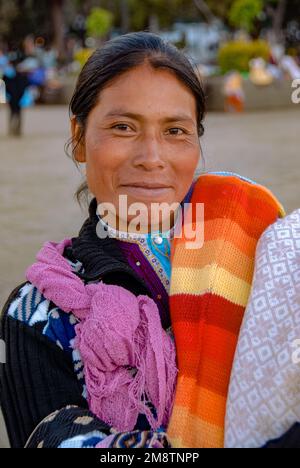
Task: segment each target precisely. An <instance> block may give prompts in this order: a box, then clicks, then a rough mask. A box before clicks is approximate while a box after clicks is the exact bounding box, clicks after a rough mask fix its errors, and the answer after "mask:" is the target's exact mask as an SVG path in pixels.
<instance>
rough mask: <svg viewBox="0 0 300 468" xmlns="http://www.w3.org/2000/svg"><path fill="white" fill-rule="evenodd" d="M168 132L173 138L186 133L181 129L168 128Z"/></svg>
mask: <svg viewBox="0 0 300 468" xmlns="http://www.w3.org/2000/svg"><path fill="white" fill-rule="evenodd" d="M169 132H170V134H171V135H174V136H178V135H184V134H185V133H186V132H185V131H184V130H183V129H182V128H178V127H174V128H170V129H169Z"/></svg>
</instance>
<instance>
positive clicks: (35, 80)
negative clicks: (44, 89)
mask: <svg viewBox="0 0 300 468" xmlns="http://www.w3.org/2000/svg"><path fill="white" fill-rule="evenodd" d="M28 80H29V83H30V84H31V85H34V86H43V84H44V83H45V81H46V71H45V69H44V68H36V69H35V70H33V71H32V72H30V73H29V74H28Z"/></svg>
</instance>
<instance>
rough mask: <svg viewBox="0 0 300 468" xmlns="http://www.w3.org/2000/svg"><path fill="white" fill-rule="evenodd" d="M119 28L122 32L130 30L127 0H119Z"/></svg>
mask: <svg viewBox="0 0 300 468" xmlns="http://www.w3.org/2000/svg"><path fill="white" fill-rule="evenodd" d="M121 28H122V33H123V34H126V33H128V32H129V30H130V14H129V5H128V0H121Z"/></svg>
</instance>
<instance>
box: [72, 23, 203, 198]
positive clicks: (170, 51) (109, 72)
mask: <svg viewBox="0 0 300 468" xmlns="http://www.w3.org/2000/svg"><path fill="white" fill-rule="evenodd" d="M145 61H147V62H148V63H149V64H150V65H151V66H152V67H153V68H164V69H168V70H171V71H172V72H173V73H174V74H175V75H176V76H177V78H178V79H179V80H180V81H181V82H183V83H184V84H185V85H186V86H187V87H188V88H189V89H190V90H191V91H192V93H193V94H194V96H195V99H196V103H197V124H198V134H199V137H200V136H202V135H203V132H204V128H203V124H202V122H203V119H204V115H205V94H204V90H203V86H202V83H201V80H200V77H199V76H198V74H197V73H196V71H195V70H194V68H193V66H192V64H191V62H190V61H189V59H188V58H187V57H186V55H185V54H184V53H183V52H181V51H179V50H178V49H177V48H176V47H175V46H174V45H172V44H170V43H168V42H166V41H164V40H163V39H162V38H161V37H159V36H158V35H156V34H152V33H149V32H137V33H129V34H125V35H123V36H119V37H117V38H115V39H113V40H111V41H109V42H107V43H106V44H105V45H104V46H103V47H101V48H99V49H97V50H96V51H95V52H94V53H93V55H92V56H91V57H90V58H89V60H88V61H87V62H86V64H85V65H84V67H83V69H82V71H81V73H80V75H79V77H78V80H77V84H76V87H75V91H74V94H73V96H72V99H71V102H70V106H69V114H70V117H71V115H73V116H75V117H76V120H77V122H78V123H79V124H80V127H81V134H80V136H79V139H78V140H77V141H73V139H72V138H71V139H70V141H69V142H68V143H67V145H66V153H67V154H68V149H69V147H70V146H71V145H72V158H73V159H74V162H75V163H76V165H77V166H78V163H77V162H76V160H75V153H76V149H77V146H78V145H79V144H80V142H81V140H82V138H83V137H84V133H85V128H86V122H87V118H88V116H89V113H90V112H91V111H92V109H93V108H94V107H95V105H96V104H97V101H98V97H99V94H100V92H101V90H103V89H104V88H105V86H107V85H108V84H110V83H111V82H112V81H113V80H114V79H115V78H118V77H119V76H120V75H121V74H122V73H125V72H126V71H128V70H130V69H132V68H135V67H137V66H138V65H142V64H143V63H144V62H145ZM75 196H76V198H77V201H78V202H79V203H81V199H82V197H86V199H87V198H88V186H87V183H86V181H85V182H84V183H83V184H81V186H80V187H79V188H78V190H77V191H76V193H75Z"/></svg>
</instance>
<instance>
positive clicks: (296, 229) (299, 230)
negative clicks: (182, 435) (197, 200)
mask: <svg viewBox="0 0 300 468" xmlns="http://www.w3.org/2000/svg"><path fill="white" fill-rule="evenodd" d="M297 340H298V347H299V342H300V341H299V340H300V210H297V211H295V212H294V213H292V214H291V215H289V216H287V217H286V218H284V219H282V220H279V221H277V222H276V223H275V224H273V225H272V226H270V227H269V228H268V229H267V230H266V231H265V233H264V234H263V236H262V237H261V239H260V241H259V244H258V247H257V253H256V268H255V274H254V281H253V286H252V291H251V296H250V300H249V303H248V306H247V309H246V312H245V317H244V320H243V324H242V328H241V332H240V338H239V342H238V347H237V352H236V356H235V360H234V365H233V371H232V375H231V382H230V388H229V397H228V402H227V414H226V431H225V435H226V437H225V446H226V447H250V448H252V447H261V446H263V445H264V444H265V443H267V442H268V441H269V440H271V439H274V438H278V437H280V436H282V435H283V434H284V433H285V432H287V431H288V430H289V429H290V428H291V427H292V426H293V425H294V424H295V423H297V422H299V421H300V364H299V360H298V359H295V357H296V346H297ZM298 356H299V353H298Z"/></svg>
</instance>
